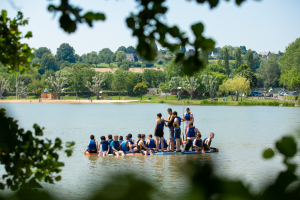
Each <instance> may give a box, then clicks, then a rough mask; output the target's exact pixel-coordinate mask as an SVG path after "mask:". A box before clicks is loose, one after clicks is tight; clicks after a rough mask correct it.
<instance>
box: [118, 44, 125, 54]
mask: <svg viewBox="0 0 300 200" xmlns="http://www.w3.org/2000/svg"><path fill="white" fill-rule="evenodd" d="M118 51H124V52H125V53H126V47H124V46H120V47H119V48H118V49H117V52H118Z"/></svg>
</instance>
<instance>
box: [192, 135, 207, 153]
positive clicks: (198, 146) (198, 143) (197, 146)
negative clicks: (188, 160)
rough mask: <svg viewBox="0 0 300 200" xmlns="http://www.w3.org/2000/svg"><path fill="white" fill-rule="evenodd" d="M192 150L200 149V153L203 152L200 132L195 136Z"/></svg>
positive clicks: (198, 150)
mask: <svg viewBox="0 0 300 200" xmlns="http://www.w3.org/2000/svg"><path fill="white" fill-rule="evenodd" d="M192 150H193V151H196V152H197V153H200V150H202V153H205V151H204V147H203V142H202V139H201V134H200V133H198V134H197V137H196V138H195V139H194V141H193V148H192Z"/></svg>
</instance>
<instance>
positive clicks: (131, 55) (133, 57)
mask: <svg viewBox="0 0 300 200" xmlns="http://www.w3.org/2000/svg"><path fill="white" fill-rule="evenodd" d="M126 59H127V60H129V61H133V62H137V61H138V58H137V55H136V54H134V53H126Z"/></svg>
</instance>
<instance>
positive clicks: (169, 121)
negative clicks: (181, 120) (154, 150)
mask: <svg viewBox="0 0 300 200" xmlns="http://www.w3.org/2000/svg"><path fill="white" fill-rule="evenodd" d="M168 114H169V117H168V119H167V120H166V121H165V122H166V124H165V126H166V127H169V139H170V144H171V151H172V152H173V151H174V139H173V138H174V126H173V123H174V117H173V114H172V109H171V108H168ZM162 149H164V147H162Z"/></svg>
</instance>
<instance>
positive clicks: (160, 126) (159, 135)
mask: <svg viewBox="0 0 300 200" xmlns="http://www.w3.org/2000/svg"><path fill="white" fill-rule="evenodd" d="M161 116H162V115H161V113H158V114H157V120H156V124H155V128H154V136H155V137H156V147H157V144H159V140H160V139H161V140H163V138H164V125H165V120H164V119H161ZM162 147H164V145H163V144H162Z"/></svg>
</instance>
